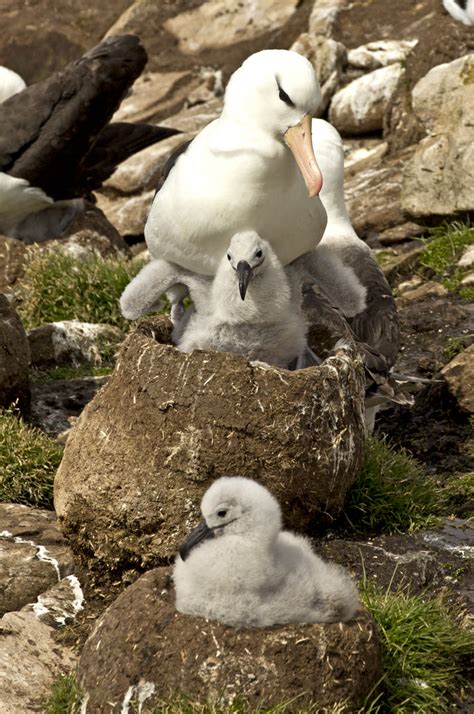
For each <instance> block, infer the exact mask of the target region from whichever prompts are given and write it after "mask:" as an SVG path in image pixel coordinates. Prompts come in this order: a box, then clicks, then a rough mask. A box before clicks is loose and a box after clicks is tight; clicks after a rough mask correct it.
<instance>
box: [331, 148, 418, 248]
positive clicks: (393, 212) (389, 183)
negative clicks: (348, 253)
mask: <svg viewBox="0 0 474 714" xmlns="http://www.w3.org/2000/svg"><path fill="white" fill-rule="evenodd" d="M413 152H414V148H408V149H405V150H404V151H403V152H401V153H400V154H399V155H398V156H394V157H389V158H384V159H383V161H381V162H379V163H378V164H376V165H375V166H370V167H369V168H367V169H366V170H362V171H360V172H359V173H357V174H355V175H353V176H349V177H348V178H347V179H346V181H345V184H344V192H345V196H346V205H347V210H348V212H349V216H350V219H351V222H352V225H353V226H354V230H355V231H356V233H357V234H358V235H359V236H360V237H361V238H364V237H366V236H367V235H369V234H370V233H372V232H373V231H376V232H380V231H383V230H386V229H388V228H393V227H394V226H398V225H400V224H402V223H405V222H406V218H404V216H403V214H402V212H401V210H400V193H401V185H402V170H403V165H404V163H405V162H406V161H407V160H408V158H409V157H410V156H411V155H412V154H413Z"/></svg>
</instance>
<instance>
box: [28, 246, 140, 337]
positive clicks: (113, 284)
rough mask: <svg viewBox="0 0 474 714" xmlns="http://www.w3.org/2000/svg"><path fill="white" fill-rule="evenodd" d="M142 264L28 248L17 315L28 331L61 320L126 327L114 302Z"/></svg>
mask: <svg viewBox="0 0 474 714" xmlns="http://www.w3.org/2000/svg"><path fill="white" fill-rule="evenodd" d="M142 266H143V263H142V262H141V261H130V260H125V259H110V258H108V259H105V258H100V257H98V256H91V257H89V258H87V259H83V260H78V259H77V258H74V257H73V256H70V255H66V254H64V253H62V252H60V251H59V250H49V251H45V250H40V249H32V250H31V251H30V254H29V260H28V263H27V266H26V271H25V275H24V277H23V279H22V284H21V287H20V292H19V298H20V301H21V302H20V305H19V308H18V312H19V313H20V316H21V318H22V320H23V322H24V324H25V326H26V327H27V328H28V329H32V328H34V327H39V326H40V325H44V324H46V323H49V322H57V321H60V320H81V321H82V322H93V323H98V322H103V323H108V324H110V325H117V326H118V327H121V328H128V327H129V325H130V322H129V321H128V320H125V319H124V318H123V317H122V315H121V313H120V307H119V302H118V301H119V298H120V295H121V294H122V292H123V290H124V289H125V287H126V285H127V284H128V283H129V282H130V280H132V278H134V277H135V275H136V274H137V273H138V272H139V270H140V269H141V268H142Z"/></svg>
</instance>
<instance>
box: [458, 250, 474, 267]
mask: <svg viewBox="0 0 474 714" xmlns="http://www.w3.org/2000/svg"><path fill="white" fill-rule="evenodd" d="M472 265H474V245H468V246H467V248H465V250H464V252H463V254H462V255H461V257H460V258H459V260H458V262H457V266H458V268H470V267H471V266H472Z"/></svg>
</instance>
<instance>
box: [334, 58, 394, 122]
mask: <svg viewBox="0 0 474 714" xmlns="http://www.w3.org/2000/svg"><path fill="white" fill-rule="evenodd" d="M403 72H404V69H403V67H402V65H401V64H400V63H399V62H396V63H395V64H391V65H388V66H387V67H381V68H380V69H376V70H374V71H373V72H369V73H368V74H365V75H363V76H362V77H359V79H355V80H354V81H353V82H351V83H350V84H348V85H347V86H346V87H343V89H340V90H339V91H338V92H336V94H335V95H334V96H333V98H332V100H331V104H330V107H329V121H330V122H331V124H334V126H335V127H336V129H338V130H339V131H340V132H342V133H346V134H365V133H369V132H371V131H379V130H381V129H382V128H383V118H384V113H385V110H386V108H387V106H388V104H389V102H390V99H391V96H392V94H393V92H394V91H395V88H396V86H397V84H398V82H399V81H400V79H401V77H402V76H403Z"/></svg>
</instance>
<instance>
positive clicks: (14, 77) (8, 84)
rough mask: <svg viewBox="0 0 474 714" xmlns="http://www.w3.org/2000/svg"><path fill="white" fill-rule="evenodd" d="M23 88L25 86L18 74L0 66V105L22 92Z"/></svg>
mask: <svg viewBox="0 0 474 714" xmlns="http://www.w3.org/2000/svg"><path fill="white" fill-rule="evenodd" d="M25 87H26V84H25V82H24V80H23V79H22V78H21V77H20V75H19V74H17V73H16V72H14V71H13V70H12V69H8V67H3V66H0V104H1V103H2V102H5V101H6V100H7V99H9V98H10V97H13V95H14V94H18V92H22V91H23V90H24V89H25Z"/></svg>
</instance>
